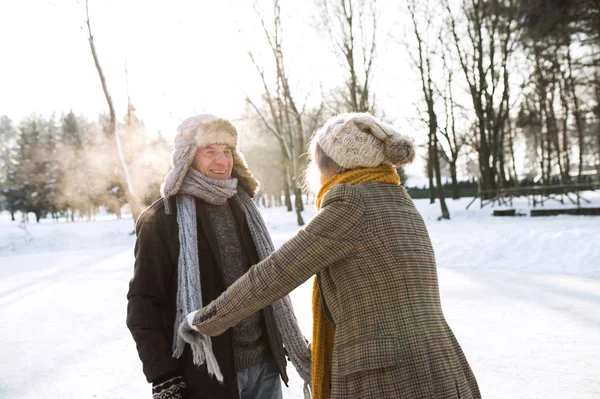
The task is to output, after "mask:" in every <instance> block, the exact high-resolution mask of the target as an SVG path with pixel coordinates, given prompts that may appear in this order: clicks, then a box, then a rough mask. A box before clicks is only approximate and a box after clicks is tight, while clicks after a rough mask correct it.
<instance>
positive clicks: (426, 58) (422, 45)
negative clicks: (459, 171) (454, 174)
mask: <svg viewBox="0 0 600 399" xmlns="http://www.w3.org/2000/svg"><path fill="white" fill-rule="evenodd" d="M408 11H409V13H410V16H411V18H412V22H413V29H414V34H415V39H416V40H417V46H418V58H417V59H416V60H415V62H416V65H417V68H418V70H419V76H420V79H421V90H422V92H423V99H424V101H425V104H426V105H427V125H428V127H429V134H428V143H429V144H428V162H430V165H431V166H430V167H432V169H433V171H434V173H435V180H436V186H437V190H436V191H437V197H438V198H439V200H440V207H441V211H442V216H441V217H440V218H441V219H450V212H449V211H448V206H447V205H446V197H445V195H444V188H443V185H442V176H441V168H440V158H439V152H440V149H439V142H438V127H439V126H438V118H437V114H436V111H435V93H434V84H433V81H432V71H431V69H432V67H431V51H430V49H429V47H428V43H427V42H426V41H425V40H424V38H423V37H422V35H421V33H420V32H419V24H418V22H417V16H416V14H415V13H416V3H415V0H408ZM426 29H430V24H429V22H428V23H427V28H426Z"/></svg>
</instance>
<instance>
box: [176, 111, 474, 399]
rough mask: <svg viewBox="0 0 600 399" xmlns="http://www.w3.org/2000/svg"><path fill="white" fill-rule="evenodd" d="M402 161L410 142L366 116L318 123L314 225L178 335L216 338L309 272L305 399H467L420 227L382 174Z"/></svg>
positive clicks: (469, 380)
mask: <svg viewBox="0 0 600 399" xmlns="http://www.w3.org/2000/svg"><path fill="white" fill-rule="evenodd" d="M413 158H414V147H413V144H412V141H411V140H409V139H407V138H406V137H403V136H401V135H400V134H398V133H397V132H396V131H395V130H394V129H393V128H392V127H391V126H388V125H386V124H384V123H382V122H380V121H379V120H377V119H375V118H374V117H372V116H371V115H368V114H344V115H339V116H337V117H334V118H332V119H330V120H329V121H328V122H327V123H326V124H325V125H324V126H323V127H322V128H321V129H319V130H318V131H317V132H316V134H315V136H314V137H313V139H312V142H311V161H312V163H313V164H314V165H315V166H316V167H317V169H318V171H319V173H320V180H321V183H322V185H321V188H320V190H319V191H318V194H317V197H316V205H317V208H318V209H319V212H318V213H317V215H316V216H315V217H314V218H313V219H312V220H311V222H310V223H309V224H308V225H307V226H306V227H305V228H304V229H301V230H299V231H298V233H297V234H296V235H295V236H294V237H293V238H291V239H290V240H289V241H288V242H286V243H285V244H284V245H283V246H282V247H281V248H280V249H279V250H277V251H275V252H273V253H272V254H271V256H269V257H268V258H266V259H264V260H263V261H262V262H260V263H258V264H256V265H255V266H253V267H252V268H251V269H250V270H249V271H248V272H247V273H246V274H245V275H244V276H242V277H241V278H240V279H239V280H237V281H236V282H235V283H234V284H233V285H231V286H230V287H229V288H228V289H227V290H226V291H225V292H224V293H223V294H222V295H221V296H220V297H219V298H217V299H216V300H214V301H213V302H211V303H210V304H209V305H207V306H206V307H204V308H203V309H201V310H199V311H197V312H192V313H190V315H189V316H188V324H187V325H185V326H182V327H183V328H182V329H183V330H185V329H186V328H187V329H188V330H189V329H190V328H191V329H193V330H196V331H197V332H200V333H202V334H206V335H209V336H215V335H219V334H222V333H223V332H224V331H226V330H227V329H228V328H230V327H231V326H234V325H236V323H238V322H239V321H240V320H242V319H244V318H245V317H247V316H248V315H251V314H253V313H255V312H256V311H258V310H259V309H261V308H263V307H264V306H267V305H269V304H271V303H273V302H274V301H276V300H277V299H279V298H281V297H283V296H284V295H286V294H288V293H289V292H290V291H292V290H293V289H294V288H296V287H298V286H299V285H300V284H302V283H303V282H304V281H306V280H307V279H308V278H309V277H311V276H313V275H315V274H316V279H315V284H314V289H313V316H314V322H313V342H312V391H313V396H314V397H315V398H328V397H332V398H367V397H369V398H461V399H465V398H479V397H480V396H481V395H480V393H479V388H478V386H477V382H476V380H475V377H474V375H473V372H472V371H471V368H470V367H469V364H468V363H467V360H466V358H465V355H464V354H463V351H462V349H461V348H460V346H459V344H458V342H457V340H456V338H455V337H454V334H453V333H452V330H451V329H450V327H449V326H448V324H447V323H446V320H445V318H444V315H443V312H442V307H441V304H440V296H439V288H438V281H437V272H436V265H435V257H434V251H433V248H432V246H431V242H430V240H429V235H428V233H427V229H426V228H425V224H424V223H423V220H422V218H421V216H420V215H419V213H418V212H417V210H416V208H415V206H414V204H413V202H412V200H411V198H410V197H409V195H408V194H407V192H406V190H405V189H404V188H403V187H402V186H400V179H399V177H398V174H397V173H396V170H395V168H394V166H400V165H404V164H407V163H410V162H412V160H413Z"/></svg>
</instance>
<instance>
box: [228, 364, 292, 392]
mask: <svg viewBox="0 0 600 399" xmlns="http://www.w3.org/2000/svg"><path fill="white" fill-rule="evenodd" d="M237 381H238V389H239V391H240V399H283V393H282V392H281V379H280V377H279V368H278V367H277V364H276V363H275V362H274V361H269V362H267V363H262V364H259V365H257V366H253V367H250V368H247V369H246V370H242V371H238V373H237Z"/></svg>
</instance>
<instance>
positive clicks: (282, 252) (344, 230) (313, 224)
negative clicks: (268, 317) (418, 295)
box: [190, 185, 364, 336]
mask: <svg viewBox="0 0 600 399" xmlns="http://www.w3.org/2000/svg"><path fill="white" fill-rule="evenodd" d="M363 217H364V206H363V202H362V199H361V197H360V194H358V193H357V192H356V191H354V190H353V189H352V187H351V186H347V185H337V186H334V187H333V188H332V189H331V190H330V191H329V192H328V193H327V195H326V197H325V199H324V201H323V206H322V209H321V211H320V212H319V213H318V214H317V215H316V216H315V217H314V218H313V219H312V220H311V221H310V223H309V224H308V225H307V226H306V228H304V229H302V230H299V231H298V233H297V234H296V235H295V236H294V237H293V238H291V239H290V240H289V241H287V242H286V243H285V244H283V246H281V248H279V249H278V250H277V251H275V252H273V253H272V254H271V255H270V256H269V257H267V258H265V259H264V260H263V261H262V262H260V263H258V264H256V265H254V266H253V267H252V268H250V270H249V271H248V272H247V273H246V274H245V275H243V276H242V277H240V278H239V279H238V280H237V281H236V282H235V283H234V284H232V285H231V286H230V287H229V288H228V289H227V290H226V291H225V292H224V293H223V294H221V296H219V298H217V299H215V300H214V301H213V302H211V303H210V304H209V305H207V306H205V307H204V308H203V309H202V310H200V311H198V312H196V314H195V315H194V316H193V321H192V324H193V325H194V328H195V329H196V330H197V331H199V332H201V333H204V334H207V335H210V336H215V335H219V334H222V333H223V332H224V331H226V330H227V329H228V328H230V327H232V326H234V325H236V324H237V323H238V322H239V321H240V320H242V319H244V318H246V317H247V316H249V315H251V314H253V313H254V312H256V311H258V310H260V309H262V308H263V307H265V306H267V305H269V304H271V303H273V302H275V301H276V300H277V299H279V298H281V297H283V296H284V295H286V294H288V293H289V292H290V291H292V290H293V289H294V288H296V287H298V286H299V285H300V284H302V283H303V282H304V281H306V280H307V279H308V278H309V277H311V276H312V275H314V274H316V273H317V272H319V271H320V270H322V269H323V268H325V267H327V266H334V265H335V264H336V263H338V262H340V261H343V260H344V259H346V258H347V257H349V256H352V254H353V253H354V252H355V250H356V248H357V246H359V245H360V244H361V240H360V237H361V234H362V229H361V226H362V224H363V223H362V220H363ZM190 319H192V318H190Z"/></svg>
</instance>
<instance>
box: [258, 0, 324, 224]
mask: <svg viewBox="0 0 600 399" xmlns="http://www.w3.org/2000/svg"><path fill="white" fill-rule="evenodd" d="M255 11H256V14H257V15H258V17H259V19H260V22H261V25H262V28H263V32H264V36H265V39H266V40H267V43H268V45H269V48H270V50H271V55H272V60H273V62H274V64H275V75H276V76H275V79H274V82H275V83H274V87H271V85H269V81H270V80H269V78H268V77H267V75H266V73H265V70H264V68H263V67H262V66H261V65H260V63H259V62H258V61H257V59H256V58H255V57H254V55H253V53H252V52H249V53H248V54H249V57H250V60H251V62H252V64H253V65H254V67H255V68H256V71H257V72H258V74H259V76H260V78H261V82H262V85H263V90H264V92H263V98H262V99H263V101H264V102H265V104H266V105H267V112H266V113H265V112H263V110H262V109H261V107H259V106H258V105H257V104H256V103H255V102H254V101H253V100H252V99H251V98H250V97H249V96H247V95H246V100H247V101H248V102H249V103H250V104H251V105H252V107H253V108H254V110H255V111H256V113H257V114H258V115H259V116H260V118H261V120H262V121H263V123H264V124H265V126H266V128H267V129H268V130H269V131H270V132H271V133H272V134H273V135H274V136H275V137H276V138H277V140H278V142H279V144H280V147H281V152H282V155H283V159H284V165H283V167H284V169H285V173H284V174H283V176H284V179H285V181H284V186H286V187H289V188H290V190H291V191H293V192H294V196H295V203H294V208H295V210H296V216H297V220H298V225H299V226H302V225H303V224H304V220H303V218H302V211H303V210H304V205H303V202H302V186H303V184H302V181H301V177H302V176H303V174H304V169H305V167H306V143H307V141H308V138H309V136H310V132H311V131H312V130H309V129H310V127H314V125H315V123H316V122H315V121H316V120H317V119H319V118H320V116H321V111H322V108H323V106H322V104H321V106H320V107H319V108H318V111H317V112H316V114H314V115H312V117H311V118H310V120H309V121H308V125H309V126H305V120H306V116H305V111H306V101H305V103H304V106H303V107H300V106H298V105H297V102H296V100H295V97H294V95H293V94H292V90H291V87H290V80H289V72H288V70H287V67H286V64H285V57H284V52H283V47H282V41H283V28H282V22H281V5H280V2H279V0H274V1H273V9H272V24H270V25H271V26H268V25H269V24H268V23H267V19H266V18H265V17H264V16H263V14H262V13H261V12H260V10H259V9H258V7H257V6H256V5H255ZM290 190H288V189H286V190H285V192H286V202H287V201H288V198H289V192H290ZM288 210H289V211H291V202H288Z"/></svg>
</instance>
